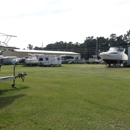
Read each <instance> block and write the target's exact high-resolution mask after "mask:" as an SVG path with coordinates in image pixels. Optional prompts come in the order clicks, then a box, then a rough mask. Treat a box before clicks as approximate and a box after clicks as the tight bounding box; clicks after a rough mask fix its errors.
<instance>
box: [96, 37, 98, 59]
mask: <svg viewBox="0 0 130 130" xmlns="http://www.w3.org/2000/svg"><path fill="white" fill-rule="evenodd" d="M96 55H97V57H98V37H97V40H96Z"/></svg>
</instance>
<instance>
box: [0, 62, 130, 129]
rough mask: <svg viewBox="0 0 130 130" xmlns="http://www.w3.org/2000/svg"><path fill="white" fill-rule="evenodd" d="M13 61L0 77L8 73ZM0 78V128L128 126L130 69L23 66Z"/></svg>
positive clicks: (11, 68)
mask: <svg viewBox="0 0 130 130" xmlns="http://www.w3.org/2000/svg"><path fill="white" fill-rule="evenodd" d="M12 71H13V65H10V66H2V68H1V71H0V76H1V77H2V76H7V75H12ZM19 72H26V73H27V74H28V75H27V76H26V77H25V81H24V82H22V80H21V79H17V80H16V87H17V88H16V89H12V88H11V84H12V81H8V82H0V130H129V129H130V68H107V67H106V66H105V65H97V64H96V65H90V64H66V65H62V66H61V67H38V66H37V67H25V66H22V65H18V66H17V67H16V74H18V73H19Z"/></svg>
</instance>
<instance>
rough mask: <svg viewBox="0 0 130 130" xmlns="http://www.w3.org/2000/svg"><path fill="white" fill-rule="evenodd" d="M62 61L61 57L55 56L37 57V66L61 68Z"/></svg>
mask: <svg viewBox="0 0 130 130" xmlns="http://www.w3.org/2000/svg"><path fill="white" fill-rule="evenodd" d="M61 63H62V60H61V56H55V55H39V56H38V65H39V66H55V65H58V66H61Z"/></svg>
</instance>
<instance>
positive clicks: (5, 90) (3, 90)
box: [0, 86, 29, 96]
mask: <svg viewBox="0 0 130 130" xmlns="http://www.w3.org/2000/svg"><path fill="white" fill-rule="evenodd" d="M27 88H29V87H27V86H25V87H21V88H9V89H2V90H0V96H1V95H3V94H4V93H6V92H10V91H17V90H22V89H27Z"/></svg>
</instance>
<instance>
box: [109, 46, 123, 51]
mask: <svg viewBox="0 0 130 130" xmlns="http://www.w3.org/2000/svg"><path fill="white" fill-rule="evenodd" d="M109 51H112V52H115V51H118V52H124V48H121V47H111V48H110V49H109Z"/></svg>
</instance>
